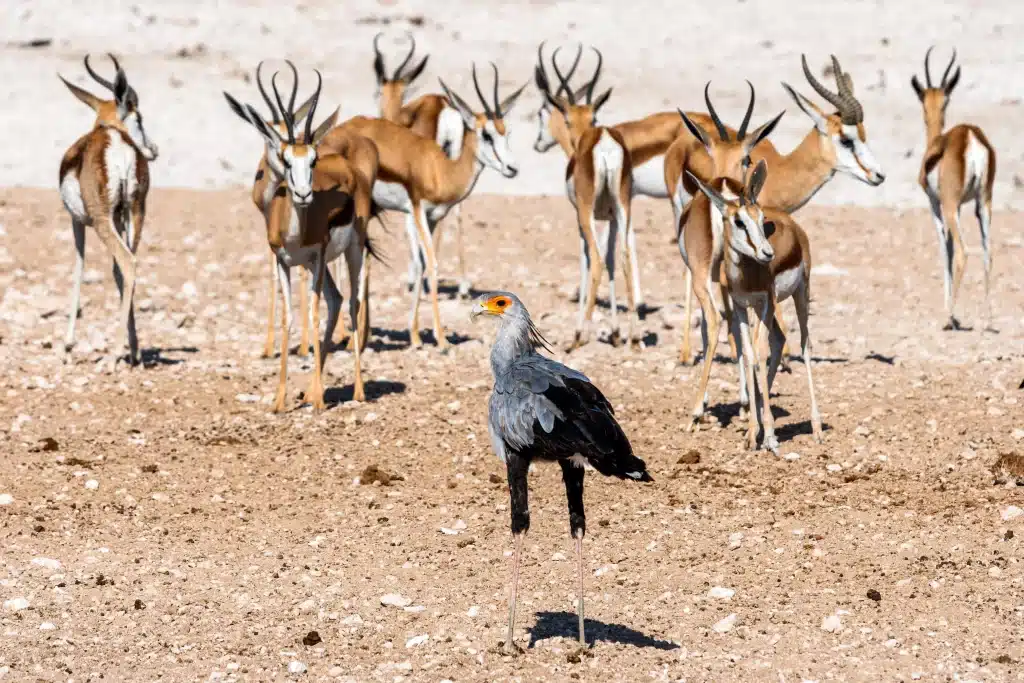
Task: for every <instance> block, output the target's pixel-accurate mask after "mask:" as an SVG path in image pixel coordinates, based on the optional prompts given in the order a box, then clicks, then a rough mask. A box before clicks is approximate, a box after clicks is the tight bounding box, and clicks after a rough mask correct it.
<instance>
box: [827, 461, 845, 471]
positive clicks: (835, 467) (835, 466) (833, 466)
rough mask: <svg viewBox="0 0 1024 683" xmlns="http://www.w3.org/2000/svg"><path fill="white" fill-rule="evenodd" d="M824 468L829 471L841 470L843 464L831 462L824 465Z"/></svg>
mask: <svg viewBox="0 0 1024 683" xmlns="http://www.w3.org/2000/svg"><path fill="white" fill-rule="evenodd" d="M825 469H826V470H828V471H829V472H841V471H842V469H843V466H842V465H840V464H838V463H831V464H829V465H825Z"/></svg>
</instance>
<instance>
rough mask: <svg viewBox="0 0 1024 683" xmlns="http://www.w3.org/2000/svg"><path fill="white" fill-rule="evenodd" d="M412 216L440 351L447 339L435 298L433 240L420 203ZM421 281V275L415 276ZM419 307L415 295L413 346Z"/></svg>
mask: <svg viewBox="0 0 1024 683" xmlns="http://www.w3.org/2000/svg"><path fill="white" fill-rule="evenodd" d="M412 213H413V218H414V219H415V221H416V230H417V233H418V234H419V238H420V246H421V247H422V248H423V251H424V252H425V255H426V262H427V263H426V267H427V275H428V277H429V278H430V305H431V308H432V309H433V313H434V336H435V338H436V339H437V347H438V348H439V349H441V350H442V351H446V350H447V349H448V339H447V338H446V337H445V336H444V329H443V328H442V327H441V307H440V304H439V303H438V300H437V258H436V255H435V254H434V241H433V239H431V234H430V230H429V224H428V222H427V214H426V211H424V210H423V206H422V205H420V204H414V205H413V207H412ZM417 279H418V281H419V282H420V283H421V282H422V280H423V277H422V276H420V277H419V278H417ZM419 308H420V297H419V296H417V297H415V301H414V302H413V313H412V323H413V325H412V326H411V327H413V329H414V330H415V340H414V344H413V345H414V346H417V345H419V344H418V342H419V329H418V328H419ZM410 338H412V331H410Z"/></svg>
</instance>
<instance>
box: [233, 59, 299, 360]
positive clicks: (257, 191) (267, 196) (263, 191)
mask: <svg viewBox="0 0 1024 683" xmlns="http://www.w3.org/2000/svg"><path fill="white" fill-rule="evenodd" d="M289 65H290V63H289ZM293 68H294V67H293ZM262 70H263V62H260V63H259V64H257V65H256V87H257V88H258V89H259V91H260V96H261V97H262V98H263V102H264V103H266V105H267V109H269V110H270V121H269V122H267V125H269V126H273V127H274V128H276V129H277V131H278V132H279V133H281V135H283V136H287V135H288V128H287V126H285V123H284V118H283V117H282V116H281V113H280V112H279V111H278V110H277V107H276V106H275V105H274V103H273V102H272V101H271V99H270V96H269V95H267V91H266V88H265V87H264V86H263V75H262V73H261V72H262ZM312 103H313V97H312V95H311V96H310V97H309V99H307V100H306V101H305V102H304V103H303V104H302V106H300V107H299V108H298V109H297V110H296V111H295V124H296V125H298V124H300V123H302V121H303V120H304V119H305V118H306V114H308V113H309V108H310V105H311V104H312ZM235 113H238V112H237V111H236V112H235ZM246 113H247V112H246ZM243 118H245V117H243ZM246 120H248V119H246ZM268 153H269V154H272V153H273V150H272V149H271V148H270V145H269V144H264V146H263V155H262V156H261V157H260V161H259V165H258V166H257V167H256V175H255V176H254V178H253V182H252V203H253V204H255V205H256V208H257V209H258V210H259V212H260V214H262V215H263V218H264V221H268V220H270V217H269V210H270V204H271V202H272V201H273V199H274V194H275V193H276V192H277V188H278V185H279V184H280V180H281V179H280V178H278V177H277V176H275V175H274V174H273V173H272V172H271V169H270V166H269V164H268V163H267V154H268ZM299 273H300V276H299V311H300V314H301V315H302V334H301V337H300V339H299V347H298V353H299V355H300V356H307V355H309V304H308V302H307V298H306V286H305V285H306V277H305V275H306V274H305V271H299ZM279 288H280V280H279V278H278V272H277V254H275V253H274V250H273V249H271V250H270V293H269V297H268V301H267V336H266V339H265V341H264V343H263V353H262V357H263V358H270V357H271V356H273V355H274V328H275V325H276V324H277V320H276V319H275V317H274V307H275V305H276V303H277V292H278V289H279ZM284 302H285V311H284V313H285V315H286V316H287V317H288V320H289V326H291V322H290V321H291V315H292V310H291V309H292V307H291V291H290V290H289V291H288V292H286V293H285V295H284Z"/></svg>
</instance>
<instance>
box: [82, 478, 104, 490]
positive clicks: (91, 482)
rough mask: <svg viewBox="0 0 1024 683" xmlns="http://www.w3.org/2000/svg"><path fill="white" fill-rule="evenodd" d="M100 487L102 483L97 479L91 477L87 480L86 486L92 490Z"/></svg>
mask: <svg viewBox="0 0 1024 683" xmlns="http://www.w3.org/2000/svg"><path fill="white" fill-rule="evenodd" d="M99 487H100V483H99V482H98V481H96V480H95V479H89V480H88V481H86V482H85V488H87V489H89V490H90V491H95V490H96V489H98V488H99Z"/></svg>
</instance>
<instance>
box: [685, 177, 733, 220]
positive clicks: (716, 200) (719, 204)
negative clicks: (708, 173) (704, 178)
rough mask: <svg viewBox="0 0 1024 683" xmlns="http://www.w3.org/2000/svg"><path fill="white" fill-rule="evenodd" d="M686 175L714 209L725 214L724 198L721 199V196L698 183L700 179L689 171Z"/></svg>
mask: <svg viewBox="0 0 1024 683" xmlns="http://www.w3.org/2000/svg"><path fill="white" fill-rule="evenodd" d="M686 175H687V176H689V178H690V180H692V181H693V182H694V183H696V185H697V188H698V189H700V191H701V192H703V193H704V195H705V196H706V197H707V198H708V200H709V201H710V202H711V203H712V204H714V205H715V208H717V209H718V211H719V212H720V213H725V206H726V202H725V198H724V197H722V195H720V194H718V192H717V191H715V190H714V189H712V188H710V187H708V186H707V185H705V184H704V183H702V182H701V181H700V178H698V177H697V176H695V175H693V173H691V172H690V171H689V170H687V171H686Z"/></svg>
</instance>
